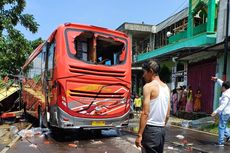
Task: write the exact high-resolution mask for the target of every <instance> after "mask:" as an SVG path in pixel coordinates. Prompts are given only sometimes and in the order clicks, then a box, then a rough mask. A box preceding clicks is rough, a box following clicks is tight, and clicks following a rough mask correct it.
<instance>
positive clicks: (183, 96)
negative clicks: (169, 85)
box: [180, 86, 187, 111]
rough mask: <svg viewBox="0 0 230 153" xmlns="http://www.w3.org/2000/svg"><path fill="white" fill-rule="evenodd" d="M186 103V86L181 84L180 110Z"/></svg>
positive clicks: (182, 109)
mask: <svg viewBox="0 0 230 153" xmlns="http://www.w3.org/2000/svg"><path fill="white" fill-rule="evenodd" d="M186 103H187V90H186V86H183V90H182V96H181V102H180V110H181V111H184V110H185V106H186Z"/></svg>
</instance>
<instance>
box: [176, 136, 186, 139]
mask: <svg viewBox="0 0 230 153" xmlns="http://www.w3.org/2000/svg"><path fill="white" fill-rule="evenodd" d="M176 138H178V139H180V140H182V139H184V136H183V135H177V136H176Z"/></svg>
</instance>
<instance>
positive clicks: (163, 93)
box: [135, 60, 170, 153]
mask: <svg viewBox="0 0 230 153" xmlns="http://www.w3.org/2000/svg"><path fill="white" fill-rule="evenodd" d="M142 69H143V73H144V74H143V77H144V79H145V81H146V84H145V85H144V87H143V96H144V100H143V109H142V113H141V116H140V123H139V131H138V136H137V138H136V141H135V144H136V146H137V147H141V150H142V153H163V150H164V141H165V128H164V127H165V125H166V123H167V121H168V118H169V115H170V90H169V88H168V86H167V85H166V84H165V83H163V82H162V81H161V80H160V78H159V75H158V74H159V70H160V66H159V64H158V63H157V62H156V61H154V60H150V61H149V62H146V63H144V64H143V65H142Z"/></svg>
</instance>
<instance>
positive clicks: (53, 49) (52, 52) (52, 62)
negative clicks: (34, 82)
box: [47, 41, 56, 79]
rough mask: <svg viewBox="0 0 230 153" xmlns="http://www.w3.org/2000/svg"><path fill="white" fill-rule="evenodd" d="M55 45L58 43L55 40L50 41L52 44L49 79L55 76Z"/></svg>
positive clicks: (49, 50)
mask: <svg viewBox="0 0 230 153" xmlns="http://www.w3.org/2000/svg"><path fill="white" fill-rule="evenodd" d="M55 46H56V43H55V41H52V42H51V43H50V46H49V49H48V61H47V62H48V71H47V72H48V74H47V77H48V79H51V78H53V69H54V65H55V63H54V51H55Z"/></svg>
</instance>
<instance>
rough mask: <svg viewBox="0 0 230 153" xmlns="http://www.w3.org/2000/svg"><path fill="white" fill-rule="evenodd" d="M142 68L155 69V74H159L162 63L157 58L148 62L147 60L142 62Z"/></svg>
mask: <svg viewBox="0 0 230 153" xmlns="http://www.w3.org/2000/svg"><path fill="white" fill-rule="evenodd" d="M142 69H144V70H146V71H151V70H152V71H153V72H154V73H155V74H157V75H158V74H159V72H160V65H159V64H158V62H157V61H156V60H149V61H148V62H145V63H143V64H142Z"/></svg>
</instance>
